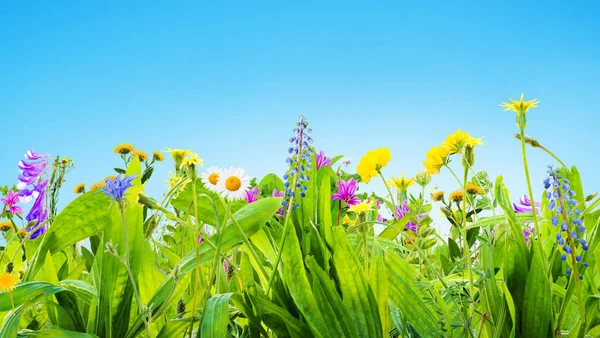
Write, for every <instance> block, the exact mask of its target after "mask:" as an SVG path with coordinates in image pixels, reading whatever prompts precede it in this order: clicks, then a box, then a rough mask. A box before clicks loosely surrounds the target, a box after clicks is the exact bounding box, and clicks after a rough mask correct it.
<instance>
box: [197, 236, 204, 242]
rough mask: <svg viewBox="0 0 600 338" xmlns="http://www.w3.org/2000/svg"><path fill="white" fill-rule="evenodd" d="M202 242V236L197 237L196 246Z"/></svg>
mask: <svg viewBox="0 0 600 338" xmlns="http://www.w3.org/2000/svg"><path fill="white" fill-rule="evenodd" d="M202 242H204V240H203V239H202V236H198V244H202Z"/></svg>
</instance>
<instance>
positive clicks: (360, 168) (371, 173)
mask: <svg viewBox="0 0 600 338" xmlns="http://www.w3.org/2000/svg"><path fill="white" fill-rule="evenodd" d="M391 159H392V155H391V153H390V149H389V148H379V149H377V150H370V151H367V153H366V154H365V156H363V157H362V158H361V159H360V162H359V163H358V165H357V166H356V172H357V173H358V174H359V175H360V177H361V180H362V181H363V182H365V183H368V182H369V181H370V180H371V178H372V177H375V176H377V175H378V174H379V171H380V170H381V168H383V167H385V166H386V165H387V163H388V162H389V161H390V160H391Z"/></svg>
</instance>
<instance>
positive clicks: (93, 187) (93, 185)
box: [90, 182, 106, 191]
mask: <svg viewBox="0 0 600 338" xmlns="http://www.w3.org/2000/svg"><path fill="white" fill-rule="evenodd" d="M105 185H106V184H104V182H97V183H94V184H92V185H91V186H90V191H94V190H97V189H100V188H102V187H104V186H105Z"/></svg>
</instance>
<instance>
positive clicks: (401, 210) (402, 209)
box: [396, 200, 421, 233]
mask: <svg viewBox="0 0 600 338" xmlns="http://www.w3.org/2000/svg"><path fill="white" fill-rule="evenodd" d="M410 211H411V210H410V209H409V208H408V201H407V200H404V201H402V204H401V205H397V206H396V219H397V220H400V219H402V217H404V216H406V215H407V214H408V213H409V212H410ZM420 216H421V215H420ZM404 229H405V230H411V231H412V232H414V233H417V232H418V231H419V229H417V225H416V224H415V223H414V222H411V221H409V222H408V223H406V225H405V226H404Z"/></svg>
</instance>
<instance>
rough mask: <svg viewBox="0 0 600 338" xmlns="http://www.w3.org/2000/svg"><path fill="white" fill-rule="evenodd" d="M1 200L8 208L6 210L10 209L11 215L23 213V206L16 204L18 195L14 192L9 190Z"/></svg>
mask: <svg viewBox="0 0 600 338" xmlns="http://www.w3.org/2000/svg"><path fill="white" fill-rule="evenodd" d="M2 202H4V204H5V208H8V211H10V212H11V213H12V214H13V215H15V214H22V213H23V208H21V207H20V206H18V205H16V204H17V203H19V195H18V194H17V193H16V192H14V191H12V190H9V191H8V194H6V197H4V198H3V199H2Z"/></svg>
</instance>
